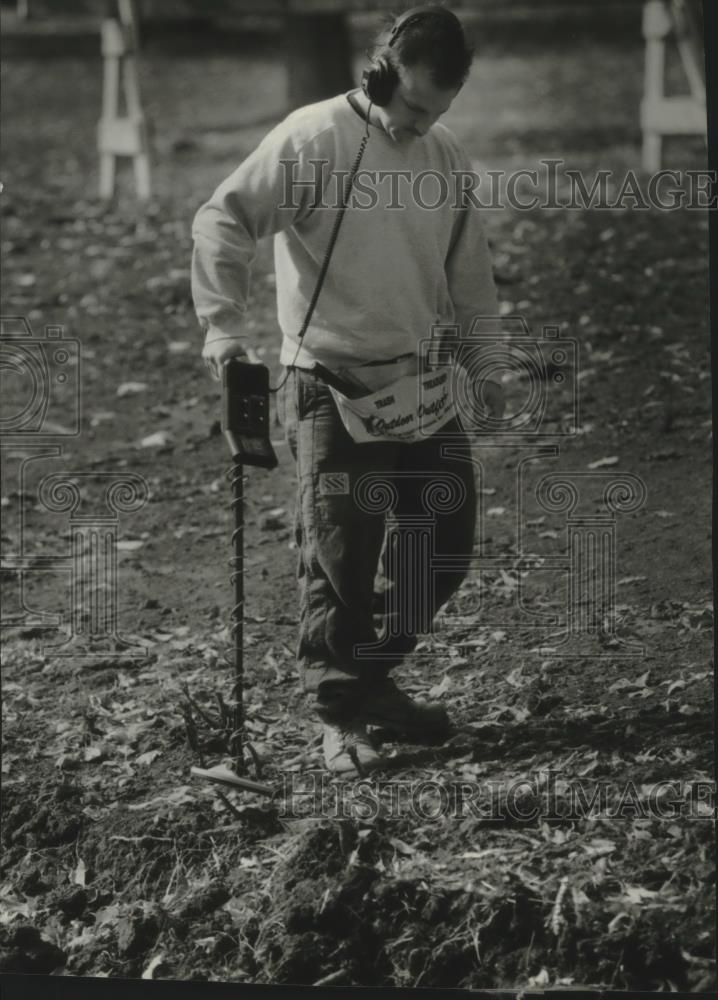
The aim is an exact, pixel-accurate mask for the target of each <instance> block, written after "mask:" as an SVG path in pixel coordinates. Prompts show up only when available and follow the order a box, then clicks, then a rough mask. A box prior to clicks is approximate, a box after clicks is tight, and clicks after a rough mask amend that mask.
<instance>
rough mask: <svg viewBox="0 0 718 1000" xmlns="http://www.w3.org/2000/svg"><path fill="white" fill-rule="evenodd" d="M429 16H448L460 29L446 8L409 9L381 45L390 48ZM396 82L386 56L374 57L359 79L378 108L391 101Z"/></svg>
mask: <svg viewBox="0 0 718 1000" xmlns="http://www.w3.org/2000/svg"><path fill="white" fill-rule="evenodd" d="M429 14H442V15H443V16H444V17H447V16H448V17H449V18H451V19H452V20H453V21H455V22H456V24H457V25H458V26H459V28H461V22H460V21H459V19H458V18H457V17H456V15H455V14H453V13H452V12H451V11H450V10H447V9H446V7H438V6H431V7H411V8H410V9H409V10H407V11H404V13H403V14H401V15H400V16H399V17H398V18H397V19H396V20H395V21H394V23H393V25H392V26H391V30H390V31H389V37H388V38H387V40H386V41H385V42H384V43H383V44H384V45H385V46H386V48H391V46H392V45H393V44H394V42H395V41H396V40H397V38H398V37H399V35H400V34H401V33H402V31H403V30H404V29H405V28H407V27H408V26H409V25H410V24H413V23H415V22H416V21H420V20H422V19H423V18H424V17H426V16H427V15H429ZM398 82H399V75H398V73H397V72H396V69H395V68H394V67H393V66H392V64H391V62H390V61H389V59H388V57H387V56H386V55H380V56H376V57H374V58H373V59H372V60H371V64H370V65H369V66H367V68H366V69H365V70H364V72H363V73H362V78H361V86H362V90H363V91H364V93H365V94H366V96H367V97H368V98H369V100H370V101H371V102H372V104H376V105H377V106H378V107H380V108H383V107H385V106H386V105H387V104H388V103H389V102H390V101H391V98H392V95H393V94H394V90H395V89H396V85H397V84H398Z"/></svg>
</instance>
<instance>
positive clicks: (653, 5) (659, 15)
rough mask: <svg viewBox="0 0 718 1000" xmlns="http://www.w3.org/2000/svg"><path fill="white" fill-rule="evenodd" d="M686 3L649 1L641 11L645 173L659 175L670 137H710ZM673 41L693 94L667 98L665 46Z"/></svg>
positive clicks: (693, 29)
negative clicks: (643, 44)
mask: <svg viewBox="0 0 718 1000" xmlns="http://www.w3.org/2000/svg"><path fill="white" fill-rule="evenodd" d="M690 15H691V12H690V9H689V8H688V7H687V6H686V4H685V0H672V2H671V6H670V7H669V6H668V5H667V3H666V2H663V0H649V2H648V3H647V4H646V5H645V7H644V8H643V36H644V38H645V40H646V64H645V79H644V89H643V101H642V103H641V130H642V132H643V168H644V170H647V171H649V172H655V171H657V170H660V169H661V152H662V145H663V137H664V136H666V135H703V136H704V137H705V136H706V107H705V101H706V92H705V79H704V77H703V71H702V68H701V60H700V58H699V55H700V45H701V43H700V38H699V36H698V32H697V29H696V26H695V24H694V23H693V22H692V20H691V16H690ZM671 33H673V34H674V35H675V40H676V44H677V46H678V51H679V54H680V57H681V62H682V64H683V69H684V71H685V74H686V77H687V79H688V83H689V85H690V90H691V93H690V95H689V96H676V97H667V96H666V94H665V89H664V78H665V56H666V40H667V37H668V35H669V34H671Z"/></svg>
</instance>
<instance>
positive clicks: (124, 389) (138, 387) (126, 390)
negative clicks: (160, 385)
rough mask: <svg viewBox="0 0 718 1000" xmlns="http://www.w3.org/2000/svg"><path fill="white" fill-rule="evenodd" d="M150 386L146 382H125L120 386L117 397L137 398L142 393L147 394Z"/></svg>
mask: <svg viewBox="0 0 718 1000" xmlns="http://www.w3.org/2000/svg"><path fill="white" fill-rule="evenodd" d="M147 389H148V385H147V383H146V382H123V383H122V384H121V385H118V387H117V392H116V394H115V395H117V396H119V397H120V398H122V397H123V396H136V395H137V394H138V393H140V392H146V391H147Z"/></svg>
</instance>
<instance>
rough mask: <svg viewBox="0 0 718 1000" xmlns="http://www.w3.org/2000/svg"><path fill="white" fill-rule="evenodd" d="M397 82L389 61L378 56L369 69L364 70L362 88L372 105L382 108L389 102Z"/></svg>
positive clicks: (394, 71)
mask: <svg viewBox="0 0 718 1000" xmlns="http://www.w3.org/2000/svg"><path fill="white" fill-rule="evenodd" d="M398 81H399V78H398V76H397V72H396V70H395V69H394V67H393V66H392V65H391V63H390V62H389V60H388V59H387V58H386V57H385V56H379V57H378V58H377V59H375V60H374V61H373V63H372V65H371V67H370V68H369V69H366V70H364V74H363V76H362V87H363V89H364V93H365V94H366V95H367V97H368V98H369V100H370V101H371V102H372V104H376V105H377V107H380V108H383V107H385V106H386V105H387V104H388V103H389V102H390V101H391V99H392V96H393V94H394V90H395V89H396V85H397V83H398Z"/></svg>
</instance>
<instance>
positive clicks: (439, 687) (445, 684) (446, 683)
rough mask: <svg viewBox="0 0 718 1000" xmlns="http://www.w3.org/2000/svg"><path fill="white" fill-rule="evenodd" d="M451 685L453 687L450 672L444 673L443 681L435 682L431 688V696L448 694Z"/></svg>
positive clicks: (437, 696)
mask: <svg viewBox="0 0 718 1000" xmlns="http://www.w3.org/2000/svg"><path fill="white" fill-rule="evenodd" d="M450 687H451V678H450V677H449V675H448V674H444V677H443V680H442V681H441V683H440V684H435V685H434V686H433V687H432V688H430V689H429V697H430V698H439V697H440V696H441V695H442V694H446V692H447V691H448V690H449V688H450Z"/></svg>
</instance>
